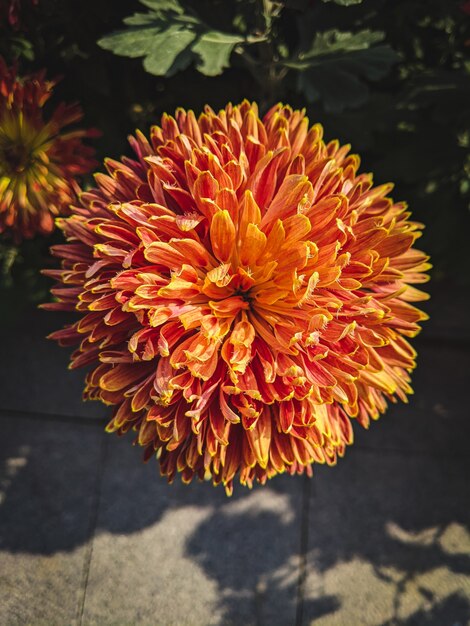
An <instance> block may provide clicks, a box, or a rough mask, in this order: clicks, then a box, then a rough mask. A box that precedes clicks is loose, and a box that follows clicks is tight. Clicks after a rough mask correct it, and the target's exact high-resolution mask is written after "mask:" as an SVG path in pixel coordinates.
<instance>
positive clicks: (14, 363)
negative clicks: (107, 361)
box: [0, 308, 109, 418]
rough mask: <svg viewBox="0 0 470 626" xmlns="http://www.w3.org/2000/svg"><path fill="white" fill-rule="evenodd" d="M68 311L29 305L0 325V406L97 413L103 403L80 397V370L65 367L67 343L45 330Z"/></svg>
mask: <svg viewBox="0 0 470 626" xmlns="http://www.w3.org/2000/svg"><path fill="white" fill-rule="evenodd" d="M71 321H73V317H72V316H70V315H66V314H61V313H55V312H54V313H53V312H51V311H43V310H41V309H36V308H31V309H28V310H27V311H23V313H22V315H21V316H20V317H19V318H18V319H17V320H15V323H14V324H13V325H11V324H10V325H0V345H1V346H2V347H1V355H2V358H1V359H0V410H4V411H12V410H14V411H17V412H21V411H23V412H31V413H34V414H38V413H46V414H57V415H63V416H73V417H93V418H94V417H96V418H102V417H104V416H106V415H107V414H109V408H108V409H106V407H105V406H104V405H102V404H101V403H99V402H83V401H82V391H83V384H84V379H85V370H73V371H72V370H68V369H67V366H68V363H69V357H70V353H71V351H72V350H71V349H68V348H61V347H59V346H58V345H57V343H56V342H55V341H51V340H48V339H46V336H47V335H49V334H50V333H51V332H53V331H55V330H59V329H60V328H62V327H63V326H65V325H66V324H68V323H70V322H71Z"/></svg>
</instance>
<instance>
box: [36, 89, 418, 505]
mask: <svg viewBox="0 0 470 626" xmlns="http://www.w3.org/2000/svg"><path fill="white" fill-rule="evenodd" d="M130 142H131V145H132V147H133V149H134V151H135V153H136V155H137V157H136V159H130V158H123V159H122V160H121V161H113V160H107V161H106V168H107V170H108V174H107V175H105V174H98V175H97V176H96V182H97V188H96V189H93V190H92V191H88V192H86V193H83V194H82V195H81V197H80V205H78V206H77V207H75V208H74V209H73V215H72V216H71V217H69V218H66V219H62V220H60V226H61V228H62V229H63V232H64V234H65V236H66V237H67V239H68V243H66V244H64V245H59V246H54V248H53V249H52V252H53V254H55V255H57V256H58V257H60V258H61V259H62V269H60V270H55V271H49V272H48V274H49V275H51V276H52V277H54V278H56V279H57V280H58V281H59V286H58V287H57V288H55V289H53V293H54V294H55V296H56V297H57V300H58V301H57V302H56V303H52V304H49V305H46V307H47V308H50V309H63V310H68V311H74V310H76V311H79V312H80V314H81V315H80V320H79V321H77V322H76V323H75V324H73V325H71V326H69V327H66V328H65V329H64V330H61V331H58V332H55V333H54V334H53V335H52V337H53V338H54V339H57V340H59V342H60V343H61V344H63V345H73V344H79V348H78V350H76V352H75V353H74V354H73V356H72V363H71V367H79V366H84V365H91V366H92V368H93V369H92V370H91V372H90V373H89V374H88V376H87V385H86V390H85V398H87V399H100V400H102V401H103V402H105V403H107V404H111V405H114V406H115V409H114V414H113V418H112V420H111V421H110V423H109V425H108V427H107V430H108V431H110V432H113V431H115V432H117V433H119V434H122V433H125V432H126V431H128V430H129V429H133V430H134V431H136V432H137V439H136V441H137V442H138V443H139V444H140V445H141V446H144V447H145V458H150V457H151V456H153V455H155V454H156V455H157V458H158V459H159V462H160V467H161V472H162V474H164V475H166V476H167V477H168V478H169V480H171V479H173V477H174V476H175V474H176V473H177V472H181V473H182V478H183V480H184V481H188V482H189V481H190V480H191V479H192V478H193V476H194V475H197V476H198V477H199V478H201V479H202V478H204V477H207V476H212V479H213V482H214V483H215V484H218V483H223V485H225V488H226V490H227V492H228V493H231V491H232V488H233V480H234V477H235V476H236V475H237V474H239V477H240V481H241V483H243V484H247V485H249V486H251V485H252V483H253V481H255V480H257V481H259V482H261V483H264V482H265V481H266V479H267V478H270V477H272V476H274V475H275V474H278V473H281V472H289V473H291V474H294V473H302V472H304V471H307V472H308V473H309V474H310V473H311V467H312V464H313V463H314V462H318V463H325V462H326V463H328V464H334V463H335V462H336V459H337V457H338V456H342V455H343V453H344V451H345V447H346V445H347V444H350V443H351V442H352V440H353V432H352V426H351V420H352V419H356V420H357V421H358V422H359V423H360V424H361V425H362V426H364V427H367V426H368V425H369V420H370V419H371V418H372V419H377V418H378V417H379V415H380V414H381V413H383V412H384V411H385V409H386V406H387V402H388V401H393V402H395V401H396V399H397V398H399V399H401V400H406V398H407V394H408V393H410V392H411V388H410V385H409V380H410V377H409V372H410V371H411V370H412V369H413V368H414V367H415V351H414V350H413V348H412V347H411V346H410V344H409V343H408V341H407V338H408V337H413V336H414V335H416V333H417V332H418V331H419V325H418V323H419V322H420V321H421V320H423V319H425V318H426V317H427V316H426V315H425V314H424V313H422V312H421V311H420V310H418V309H417V308H415V306H414V303H415V301H419V300H424V299H426V297H427V296H426V294H424V293H423V292H422V291H419V290H418V289H416V288H415V287H413V286H411V285H412V284H414V283H418V284H419V283H423V282H425V281H426V280H427V278H428V277H427V275H426V273H425V272H426V271H427V270H428V269H429V267H430V266H429V264H428V263H427V256H426V255H425V254H424V253H423V252H419V251H418V250H415V249H414V248H413V247H412V246H413V243H414V242H415V240H416V239H417V238H418V237H419V235H420V229H421V225H420V224H418V223H416V222H413V221H410V220H409V216H410V213H409V212H408V211H407V208H406V205H405V204H404V203H396V202H393V200H391V199H390V198H389V197H388V194H389V192H390V191H391V189H392V185H382V186H379V187H374V186H373V184H372V176H371V175H370V174H358V169H359V157H357V156H356V155H349V154H348V153H349V146H340V145H339V143H338V142H337V141H332V142H330V143H328V144H325V143H324V142H323V140H322V128H321V126H320V125H318V124H317V125H315V126H313V127H311V128H309V125H308V119H307V118H306V117H305V115H304V113H303V112H301V111H293V110H292V109H291V108H290V107H287V106H282V105H278V106H275V107H274V108H273V109H271V110H270V111H269V112H268V114H267V115H266V116H265V117H264V119H263V120H260V118H259V117H258V110H257V106H256V104H250V103H248V102H246V101H245V102H243V103H242V104H241V105H240V106H232V105H228V106H227V107H226V108H225V110H222V111H220V112H219V113H218V114H216V113H215V112H214V111H213V110H212V109H210V108H209V107H207V108H206V109H205V112H204V113H203V114H202V115H201V116H200V117H199V118H196V117H195V116H194V114H193V113H192V112H191V111H189V112H186V111H184V110H182V109H178V110H177V112H176V116H175V118H173V117H169V116H168V115H164V116H163V119H162V123H161V127H158V126H154V127H153V128H152V129H151V136H150V142H149V141H147V139H146V138H145V137H144V136H143V135H142V134H141V133H139V132H138V133H137V136H136V137H131V138H130Z"/></svg>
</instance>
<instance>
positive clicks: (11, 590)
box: [0, 417, 103, 626]
mask: <svg viewBox="0 0 470 626" xmlns="http://www.w3.org/2000/svg"><path fill="white" fill-rule="evenodd" d="M102 438H103V436H102V434H101V431H100V429H99V428H98V427H96V426H93V427H90V426H87V425H86V424H78V425H77V424H71V423H61V422H60V421H55V420H44V419H41V420H40V419H37V418H34V417H31V418H30V419H25V418H21V419H18V418H6V417H2V418H0V624H2V625H3V624H4V625H5V626H14V625H16V624H18V625H19V624H21V625H23V624H34V625H35V626H36V625H37V624H47V625H48V626H55V625H63V624H75V623H76V620H77V614H78V613H79V612H80V606H81V604H82V602H83V590H84V571H85V567H86V563H87V554H88V551H89V543H88V542H89V538H90V534H91V532H92V528H93V517H94V505H95V500H96V498H95V493H96V489H95V485H96V479H97V472H98V469H99V458H100V447H101V441H102Z"/></svg>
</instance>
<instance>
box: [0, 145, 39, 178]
mask: <svg viewBox="0 0 470 626" xmlns="http://www.w3.org/2000/svg"><path fill="white" fill-rule="evenodd" d="M31 161H32V159H31V154H30V152H29V150H28V149H27V148H26V146H23V145H21V144H16V143H8V142H4V144H3V145H2V142H0V168H1V171H2V173H5V174H7V175H8V174H10V175H11V174H13V175H15V174H22V173H23V172H24V171H25V170H26V169H28V167H30V166H31Z"/></svg>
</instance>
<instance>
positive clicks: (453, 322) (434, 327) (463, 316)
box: [418, 281, 470, 346]
mask: <svg viewBox="0 0 470 626" xmlns="http://www.w3.org/2000/svg"><path fill="white" fill-rule="evenodd" d="M423 287H424V290H425V291H426V292H427V293H429V294H430V295H431V298H430V300H428V301H427V302H422V303H419V305H418V306H419V307H420V308H422V309H424V310H425V311H426V313H428V315H429V316H430V318H429V320H428V321H427V322H425V323H424V324H423V335H422V336H423V337H429V338H431V337H439V338H441V339H448V340H449V341H455V342H457V343H459V342H466V344H467V346H468V344H469V342H470V316H469V314H468V312H469V310H470V289H469V288H468V286H459V285H455V284H452V283H449V282H448V283H442V282H434V281H431V282H430V283H428V284H427V285H424V286H423Z"/></svg>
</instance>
